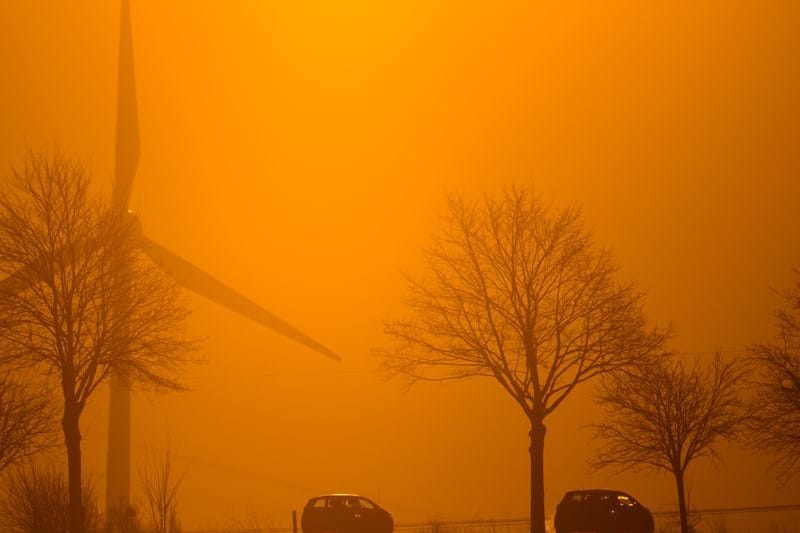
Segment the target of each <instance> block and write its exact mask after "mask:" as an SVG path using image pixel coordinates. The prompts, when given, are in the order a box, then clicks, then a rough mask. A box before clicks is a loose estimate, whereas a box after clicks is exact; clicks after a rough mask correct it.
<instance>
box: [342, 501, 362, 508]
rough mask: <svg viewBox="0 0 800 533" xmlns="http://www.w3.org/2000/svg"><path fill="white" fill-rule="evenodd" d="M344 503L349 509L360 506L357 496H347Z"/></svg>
mask: <svg viewBox="0 0 800 533" xmlns="http://www.w3.org/2000/svg"><path fill="white" fill-rule="evenodd" d="M343 503H344V506H345V507H347V508H348V509H357V508H358V500H357V499H356V498H345V499H344V502H343Z"/></svg>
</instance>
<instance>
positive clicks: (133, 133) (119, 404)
mask: <svg viewBox="0 0 800 533" xmlns="http://www.w3.org/2000/svg"><path fill="white" fill-rule="evenodd" d="M118 69H119V79H118V88H117V91H118V94H117V132H116V147H115V149H116V161H115V183H114V193H113V204H112V205H113V209H117V210H119V212H120V214H128V215H129V216H136V215H135V214H133V213H131V212H130V211H129V210H128V201H129V198H130V194H131V189H132V186H133V180H134V177H135V175H136V168H137V166H138V162H139V119H138V113H137V105H136V83H135V77H134V66H133V43H132V36H131V18H130V2H129V0H122V12H121V16H120V41H119V64H118ZM137 227H139V228H141V225H139V224H137ZM139 238H140V248H141V250H142V251H143V252H144V253H145V254H147V255H148V256H149V257H150V258H151V259H152V260H153V261H154V262H155V263H156V264H157V265H159V266H160V267H161V268H162V269H163V270H164V271H165V272H166V273H167V274H168V275H170V276H171V277H172V278H174V279H175V281H176V282H177V283H178V284H179V285H181V286H183V287H185V288H187V289H189V290H190V291H192V292H194V293H196V294H199V295H201V296H204V297H206V298H208V299H210V300H211V301H213V302H216V303H217V304H219V305H222V306H224V307H227V308H228V309H230V310H232V311H234V312H236V313H238V314H240V315H242V316H245V317H247V318H249V319H251V320H253V321H255V322H257V323H259V324H261V325H262V326H264V327H266V328H269V329H271V330H273V331H276V332H278V333H280V334H281V335H283V336H285V337H288V338H290V339H292V340H293V341H295V342H298V343H300V344H302V345H304V346H306V347H308V348H310V349H312V350H314V351H316V352H318V353H321V354H323V355H325V356H327V357H329V358H331V359H334V360H337V361H338V360H340V357H339V356H338V355H337V354H336V353H334V352H333V351H332V350H330V349H328V348H327V347H325V346H323V345H322V344H320V343H319V342H317V341H315V340H314V339H312V338H311V337H309V336H308V335H306V334H305V333H303V332H302V331H300V330H298V329H297V328H295V327H294V326H292V325H290V324H288V323H287V322H285V321H284V320H282V319H280V318H279V317H277V316H276V315H274V314H272V313H270V312H269V311H267V310H266V309H264V308H263V307H261V306H260V305H258V304H256V303H255V302H253V301H252V300H250V299H248V298H247V297H245V296H244V295H242V294H240V293H238V292H237V291H235V290H234V289H232V288H230V287H228V286H227V285H225V284H223V283H222V282H220V281H218V280H216V279H215V278H214V277H212V276H211V275H209V274H207V273H205V272H203V271H202V270H201V269H199V268H198V267H196V266H194V265H193V264H191V263H190V262H189V261H187V260H185V259H183V258H181V257H179V256H178V255H176V254H175V253H173V252H171V251H169V250H168V249H166V248H164V247H163V246H161V245H159V244H157V243H156V242H155V241H153V240H152V239H149V238H148V237H146V236H145V235H144V234H143V233H141V234H140V236H139ZM130 394H131V393H130V388H129V387H128V384H127V383H126V380H125V379H124V377H123V376H120V375H118V374H116V373H112V377H111V383H110V401H109V431H108V457H107V459H108V469H107V478H106V509H107V512H110V511H113V509H115V508H116V507H117V506H124V507H127V505H128V504H129V501H130ZM124 507H123V508H124Z"/></svg>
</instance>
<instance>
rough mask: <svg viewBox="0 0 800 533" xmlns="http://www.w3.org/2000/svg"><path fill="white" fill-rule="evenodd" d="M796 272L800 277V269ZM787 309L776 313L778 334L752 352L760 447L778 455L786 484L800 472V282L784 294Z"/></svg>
mask: <svg viewBox="0 0 800 533" xmlns="http://www.w3.org/2000/svg"><path fill="white" fill-rule="evenodd" d="M795 272H796V273H797V274H800V268H798V269H796V270H795ZM781 296H782V297H783V300H784V306H783V307H782V308H781V309H779V310H778V311H776V312H775V313H774V315H775V325H776V329H777V334H776V335H775V339H774V340H773V341H772V342H770V343H767V344H757V345H755V346H753V347H751V349H750V352H751V354H752V358H753V360H754V362H755V366H756V368H757V369H758V371H759V372H758V377H757V379H756V390H755V394H754V397H753V398H754V400H753V401H754V402H755V403H756V404H757V407H758V409H757V415H756V416H755V417H754V418H753V421H754V423H753V429H754V431H753V435H754V437H755V439H754V441H755V443H756V445H757V446H758V447H759V448H761V449H763V450H766V451H771V452H775V453H776V455H777V460H776V461H775V463H774V464H773V466H774V468H775V469H777V471H778V477H779V479H780V480H782V481H783V482H786V481H788V480H789V479H790V478H791V477H792V476H794V475H796V474H798V473H800V281H798V282H797V284H796V285H795V286H794V288H792V289H790V290H787V291H784V292H782V293H781Z"/></svg>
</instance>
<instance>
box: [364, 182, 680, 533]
mask: <svg viewBox="0 0 800 533" xmlns="http://www.w3.org/2000/svg"><path fill="white" fill-rule="evenodd" d="M426 258H427V267H428V274H427V276H424V277H420V278H416V279H415V278H411V279H409V282H410V291H411V294H410V297H409V298H408V300H407V307H408V309H409V311H410V312H409V314H408V318H404V319H399V320H395V321H391V322H387V323H386V324H385V328H384V329H385V332H386V333H387V334H388V335H389V336H390V338H391V339H392V340H393V341H395V342H394V345H393V346H391V347H388V348H385V349H381V350H379V354H380V355H381V356H382V357H383V361H384V365H385V367H386V368H387V369H388V370H389V371H390V372H397V373H401V374H404V375H406V376H407V377H409V378H410V379H411V381H412V382H413V381H415V380H445V379H460V378H466V377H471V376H488V377H492V378H494V379H496V380H497V382H498V383H499V384H500V385H501V386H502V387H503V389H504V390H505V391H506V392H507V393H508V394H509V395H511V397H512V398H514V400H516V402H517V403H518V404H519V406H520V408H521V409H522V410H523V412H524V413H525V416H526V417H527V418H528V420H529V421H530V461H531V508H530V513H531V525H532V531H533V532H534V533H543V532H544V527H545V526H544V520H545V508H544V442H545V432H546V427H545V419H546V417H548V416H549V415H550V414H552V413H553V412H554V411H555V410H556V409H557V408H558V406H559V405H561V403H562V402H563V401H564V400H565V399H566V398H567V397H568V396H569V394H570V393H571V392H572V391H573V390H574V389H575V388H576V387H577V386H579V385H580V384H581V383H584V382H586V381H588V380H590V379H592V378H594V377H596V376H599V375H602V374H605V373H607V372H611V371H614V370H617V369H620V368H624V367H627V366H628V365H631V364H635V363H639V362H641V361H643V360H644V359H646V358H648V357H649V356H650V355H651V354H653V353H655V352H656V351H657V350H658V349H659V347H660V346H661V345H662V343H663V341H664V339H665V337H666V335H667V332H666V331H661V330H658V329H649V328H648V327H647V325H646V321H645V317H644V314H643V311H642V305H643V294H642V293H641V292H639V291H638V290H636V289H635V288H634V287H633V285H631V284H620V283H618V282H617V281H616V280H615V279H614V278H615V275H616V272H617V267H616V266H615V264H614V261H613V259H612V257H611V255H610V254H609V253H608V252H606V251H603V250H599V249H597V248H596V247H595V246H594V245H593V243H592V239H591V235H590V234H589V232H588V231H587V230H586V229H585V228H584V226H583V223H582V220H581V214H580V211H579V210H577V209H565V210H562V211H553V210H551V209H550V208H548V207H546V206H544V205H543V204H542V202H541V201H540V200H539V199H538V198H537V197H536V196H535V195H534V193H533V192H532V190H529V189H525V188H513V189H510V190H507V191H505V193H504V194H503V195H502V196H501V197H500V198H499V199H495V198H492V197H489V196H487V197H486V198H485V199H484V201H483V202H482V203H468V202H466V201H464V200H463V199H462V198H460V197H456V198H451V199H450V202H449V210H448V213H447V215H446V216H444V217H442V226H441V231H440V233H439V234H438V235H437V236H435V237H434V240H433V243H432V245H431V246H430V247H429V248H427V250H426Z"/></svg>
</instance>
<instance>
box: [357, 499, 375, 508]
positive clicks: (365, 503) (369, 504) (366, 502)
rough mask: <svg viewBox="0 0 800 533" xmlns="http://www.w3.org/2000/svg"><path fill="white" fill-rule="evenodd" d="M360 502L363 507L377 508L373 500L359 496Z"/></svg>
mask: <svg viewBox="0 0 800 533" xmlns="http://www.w3.org/2000/svg"><path fill="white" fill-rule="evenodd" d="M358 503H360V504H361V508H362V509H375V506H374V505H372V502H371V501H369V500H367V499H365V498H359V499H358Z"/></svg>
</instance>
